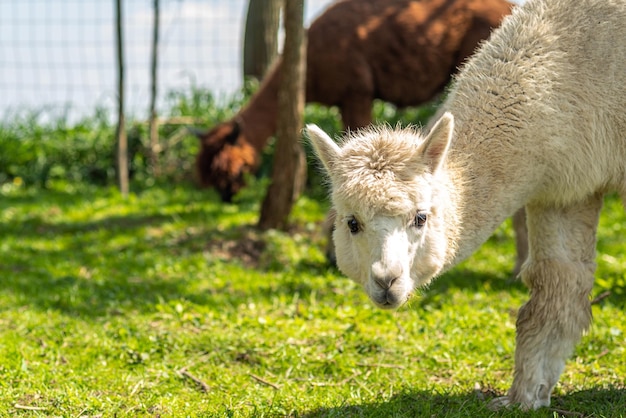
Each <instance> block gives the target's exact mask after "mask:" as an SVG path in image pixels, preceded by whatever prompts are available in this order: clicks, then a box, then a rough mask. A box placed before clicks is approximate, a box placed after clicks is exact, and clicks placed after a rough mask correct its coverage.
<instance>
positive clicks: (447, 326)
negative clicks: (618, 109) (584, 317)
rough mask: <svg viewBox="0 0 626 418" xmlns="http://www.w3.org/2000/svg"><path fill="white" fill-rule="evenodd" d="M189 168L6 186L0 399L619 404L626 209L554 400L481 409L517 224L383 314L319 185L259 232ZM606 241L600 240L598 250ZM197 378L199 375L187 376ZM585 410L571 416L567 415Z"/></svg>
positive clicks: (54, 410)
mask: <svg viewBox="0 0 626 418" xmlns="http://www.w3.org/2000/svg"><path fill="white" fill-rule="evenodd" d="M256 189H262V188H254V187H253V188H252V189H249V190H247V191H246V192H245V193H244V195H243V197H242V198H241V199H240V200H239V201H238V203H237V204H221V203H219V202H218V199H217V197H216V195H215V194H214V193H213V192H210V191H209V192H207V191H199V190H197V189H196V188H195V187H193V186H192V185H187V184H179V185H171V184H169V185H158V184H157V185H155V186H153V187H151V188H146V189H144V190H141V191H139V192H136V193H135V194H132V195H131V196H130V197H129V198H128V199H127V200H124V199H122V198H121V197H120V196H119V194H118V193H117V191H115V190H114V189H107V188H97V187H95V186H88V185H78V186H73V187H70V186H68V185H67V184H63V183H53V184H51V185H49V187H48V189H47V190H40V189H35V188H25V187H24V186H20V185H19V184H11V183H6V184H5V185H3V186H2V188H1V189H0V190H1V192H0V237H1V239H0V277H1V278H2V280H1V283H2V285H1V286H0V416H3V417H4V416H24V417H49V416H62V417H80V416H84V417H87V416H90V417H95V416H102V417H113V416H116V417H127V416H128V417H136V416H140V417H141V416H145V417H170V416H172V417H184V416H190V417H196V416H231V417H247V416H255V417H262V416H267V417H274V416H298V417H344V416H357V417H468V416H474V417H483V416H498V417H500V416H504V417H516V416H530V417H546V416H558V415H559V411H568V413H570V414H573V415H568V416H593V417H616V416H625V412H624V410H626V389H624V388H625V383H626V382H625V379H626V363H625V362H624V359H625V358H626V352H625V349H626V345H625V344H624V340H625V335H626V323H625V321H624V320H623V318H624V314H623V309H624V305H626V293H625V289H626V284H625V279H624V278H625V277H626V276H625V272H626V265H625V264H626V261H624V260H623V258H621V256H622V254H624V252H625V251H624V249H625V248H624V247H625V246H624V240H623V235H620V233H621V232H622V231H621V230H622V229H623V228H624V225H626V223H625V218H624V214H623V213H622V208H621V204H620V203H619V201H618V200H616V199H614V198H610V199H608V200H607V207H606V211H605V212H604V215H603V217H602V225H601V228H600V246H599V248H600V255H599V257H598V264H599V267H598V273H597V276H598V284H597V286H596V288H595V289H594V296H595V295H598V294H600V293H602V292H604V291H607V290H608V291H610V292H611V293H610V296H609V297H607V298H605V299H602V300H601V302H599V303H598V304H595V305H594V306H593V314H594V325H593V327H592V329H591V330H590V332H589V334H588V335H586V336H585V337H584V338H583V340H582V341H581V343H580V344H579V345H578V347H577V349H576V352H575V355H574V356H573V357H572V359H571V360H570V361H569V362H568V364H567V368H566V371H565V373H564V374H563V376H562V379H561V382H560V383H559V385H558V386H557V388H556V391H555V393H554V397H553V408H552V409H544V410H541V411H537V412H531V413H526V414H524V413H521V412H519V411H517V410H510V411H504V412H498V413H493V412H491V411H489V410H488V409H487V407H486V404H487V401H488V400H489V399H491V398H492V397H494V396H497V395H501V394H503V393H504V392H505V391H506V389H507V387H508V385H509V384H510V382H511V379H512V372H511V371H512V367H513V353H514V335H515V329H514V323H515V313H516V310H517V309H518V307H519V306H520V305H521V304H522V303H523V302H524V301H525V299H526V297H527V292H526V290H525V289H524V287H523V286H522V285H520V284H519V283H512V284H511V283H509V282H507V279H508V274H509V270H510V269H511V268H512V264H513V243H512V232H511V228H510V225H509V224H508V223H507V224H505V225H503V226H502V227H501V228H500V229H499V230H498V231H497V232H496V234H495V235H494V236H493V237H492V238H491V239H490V240H489V242H488V243H487V244H486V245H485V246H483V248H482V249H481V250H480V251H479V252H478V253H477V254H475V255H474V256H473V257H472V258H470V259H469V260H467V261H466V262H465V263H463V264H462V265H460V266H459V267H457V268H456V269H454V270H453V271H451V272H450V273H448V274H446V275H445V276H444V277H441V278H439V279H438V280H437V281H436V282H435V283H434V284H433V285H432V287H431V288H430V289H426V290H424V292H423V294H422V295H420V296H418V297H415V298H414V299H413V300H412V301H411V302H410V303H409V304H408V305H407V306H405V307H403V308H401V309H399V310H398V311H394V312H387V311H382V310H379V309H376V308H375V307H373V306H372V304H371V303H370V302H369V301H368V300H367V297H366V296H365V294H364V292H363V291H362V290H361V289H360V288H358V287H357V286H356V285H355V284H353V283H352V282H350V281H349V280H347V279H346V278H344V277H342V275H341V274H339V273H338V272H337V271H336V270H334V269H332V268H329V267H327V266H326V264H325V261H324V257H323V250H322V248H323V245H324V239H325V238H324V236H323V234H321V233H320V231H319V224H320V223H321V221H322V220H323V217H324V213H325V210H326V207H327V204H326V203H325V202H316V201H314V200H312V199H310V198H307V197H304V198H302V199H301V200H300V201H299V202H298V204H297V206H296V208H295V209H294V212H293V216H292V222H293V224H294V226H293V229H292V230H291V231H290V233H289V234H286V233H282V232H276V231H270V232H267V233H260V232H257V231H255V229H254V228H253V227H252V226H253V225H254V224H255V222H256V220H257V216H258V208H259V202H260V200H261V198H262V190H257V191H251V190H256ZM605 251H606V255H604V252H605ZM194 379H195V380H194ZM576 414H578V415H576Z"/></svg>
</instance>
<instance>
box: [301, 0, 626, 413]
mask: <svg viewBox="0 0 626 418" xmlns="http://www.w3.org/2000/svg"><path fill="white" fill-rule="evenodd" d="M624 109H626V2H624V1H623V0H580V1H577V2H571V1H569V0H528V2H527V3H526V4H524V5H523V6H522V7H520V8H517V9H516V10H515V11H514V12H513V14H512V15H511V16H510V17H508V18H507V19H505V21H504V23H503V24H502V26H501V27H500V28H499V29H497V30H496V31H494V33H493V35H492V36H491V38H490V40H489V41H488V42H487V43H485V44H484V45H483V46H482V47H481V49H480V50H479V52H478V53H477V54H476V55H474V56H473V57H472V58H471V59H470V60H469V61H468V63H467V64H466V65H465V66H464V67H463V69H462V71H461V73H460V74H459V75H458V77H457V78H456V80H455V82H454V84H453V88H452V90H451V92H450V94H449V96H448V98H447V100H446V102H445V103H444V110H445V112H446V113H445V114H444V116H443V117H442V118H441V119H440V120H439V122H438V123H437V124H435V126H434V127H433V129H432V130H431V131H430V133H429V134H428V136H427V137H426V138H423V137H422V136H421V135H420V134H419V133H417V132H415V131H412V130H410V129H405V130H391V129H388V128H375V129H370V130H365V131H363V132H360V133H356V134H352V135H351V137H349V138H348V139H347V140H346V141H345V142H344V143H343V145H342V146H341V147H339V146H337V145H336V144H335V143H334V142H332V141H331V140H330V138H328V137H327V136H326V135H325V134H324V133H323V132H321V131H319V129H317V128H315V127H310V128H309V129H308V131H309V135H310V137H311V140H312V143H313V145H314V148H315V149H316V151H317V153H318V155H319V156H320V159H321V160H322V162H323V163H324V166H325V168H326V169H327V171H328V173H329V176H330V179H331V182H332V185H333V192H332V199H333V204H334V207H335V208H336V210H337V223H336V231H335V234H334V239H335V244H336V248H337V262H338V265H339V267H340V269H341V270H342V271H343V272H344V273H346V274H347V275H348V276H349V277H351V278H353V279H354V280H356V281H358V282H360V283H362V284H363V285H364V287H365V290H366V291H367V292H368V294H369V296H370V298H371V299H372V300H373V301H374V302H375V303H376V304H377V305H379V306H381V307H384V308H395V307H398V306H400V305H401V304H402V303H403V302H404V301H406V300H407V299H408V297H409V296H410V294H411V292H412V291H413V290H414V289H415V287H417V286H420V285H423V284H425V283H428V282H429V281H430V280H431V279H432V278H433V277H435V276H437V275H440V274H441V273H442V272H444V271H446V270H447V269H449V268H450V267H452V266H454V265H456V264H457V263H459V262H460V261H462V260H463V259H465V258H466V257H468V256H469V255H470V254H472V253H473V252H474V251H475V250H476V249H477V248H478V247H479V246H480V245H481V244H482V243H483V242H484V241H485V240H486V239H487V238H488V237H489V236H490V235H491V234H492V233H493V231H494V230H495V229H496V228H497V227H498V225H500V223H501V222H502V221H503V220H504V219H505V218H506V217H508V216H511V214H513V213H514V212H515V211H516V210H517V209H518V208H520V207H523V206H525V207H526V209H527V217H528V218H527V223H528V233H529V242H530V254H529V258H528V260H527V261H526V263H525V264H524V267H523V268H522V273H521V274H522V279H523V280H524V282H525V283H526V284H527V286H528V287H529V288H530V291H531V298H530V300H529V301H528V302H527V303H526V304H525V305H524V306H523V307H522V308H521V309H520V312H519V316H518V320H517V339H516V341H517V347H516V353H515V373H514V380H513V384H512V387H511V389H510V390H509V392H508V394H507V396H505V397H503V398H499V399H497V400H495V401H494V406H496V407H497V406H506V405H509V404H521V406H522V407H523V408H528V409H529V408H533V409H536V408H539V407H541V406H547V405H549V403H550V394H551V391H552V389H553V387H554V385H555V384H556V382H557V381H558V378H559V376H560V374H561V372H562V370H563V367H564V365H565V360H566V359H567V357H568V356H569V355H570V354H571V352H572V350H573V347H574V345H575V344H576V342H577V341H578V340H579V338H580V335H581V333H582V332H583V331H584V330H585V329H586V328H587V327H588V326H589V324H590V320H591V308H590V304H589V293H590V291H591V288H592V286H593V279H594V277H593V275H594V271H595V261H594V259H595V240H596V238H595V236H596V229H597V222H598V217H599V212H600V209H601V206H602V196H603V194H604V193H606V192H607V191H612V190H614V191H617V192H619V193H621V195H622V196H623V197H624V196H626V163H625V161H626V112H624Z"/></svg>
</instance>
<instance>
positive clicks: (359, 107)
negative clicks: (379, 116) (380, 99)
mask: <svg viewBox="0 0 626 418" xmlns="http://www.w3.org/2000/svg"><path fill="white" fill-rule="evenodd" d="M373 104H374V102H373V100H372V98H371V97H370V96H364V95H360V96H350V97H348V98H347V99H346V100H345V101H344V102H343V103H342V104H341V120H342V122H343V127H344V129H346V130H347V129H352V130H354V129H359V128H364V127H366V126H368V125H369V124H370V123H372V105H373Z"/></svg>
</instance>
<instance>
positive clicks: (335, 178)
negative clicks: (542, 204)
mask: <svg viewBox="0 0 626 418" xmlns="http://www.w3.org/2000/svg"><path fill="white" fill-rule="evenodd" d="M453 123H454V122H453V118H452V115H450V114H448V113H447V114H445V115H444V116H443V117H442V118H441V120H440V121H439V122H438V123H437V124H436V125H435V126H434V127H433V129H432V131H431V132H430V134H429V135H428V136H427V137H426V138H424V137H423V136H421V135H420V134H419V133H418V132H416V131H415V130H413V129H411V128H407V129H391V128H388V127H378V128H370V129H367V130H364V131H358V132H356V133H353V134H351V135H350V136H349V137H348V138H346V139H345V141H343V143H342V144H341V145H337V144H336V143H335V142H333V140H332V139H331V138H330V137H329V136H328V135H326V134H325V133H324V132H323V131H322V130H321V129H319V128H318V127H317V126H315V125H309V126H307V133H308V136H309V138H310V140H311V143H312V145H313V148H314V149H315V152H316V153H317V155H318V157H319V159H320V160H321V161H322V164H323V166H324V168H325V169H326V171H327V173H328V176H329V178H330V181H331V184H332V203H333V206H334V208H335V210H336V211H337V217H336V221H335V232H334V234H333V240H334V242H335V248H336V249H335V251H336V256H337V265H338V266H339V269H340V270H341V271H342V272H343V273H344V274H346V275H347V276H348V277H350V278H351V279H353V280H354V281H356V282H358V283H361V284H362V285H363V286H364V288H365V291H366V292H367V293H368V295H369V296H370V298H371V299H372V301H374V303H376V305H378V306H380V307H383V308H396V307H398V306H400V305H401V304H403V303H404V302H405V301H406V300H407V299H408V297H409V296H410V295H411V293H412V292H413V290H414V289H415V288H416V287H417V286H420V285H423V284H426V283H428V281H429V280H430V279H431V278H432V277H433V276H435V275H436V274H438V273H439V272H440V271H441V270H442V268H443V264H444V256H445V250H446V248H447V245H448V243H447V240H446V237H445V234H444V220H443V211H444V210H445V208H443V207H440V206H438V204H439V200H441V199H442V198H443V200H445V199H446V198H445V196H442V195H445V191H443V190H441V189H442V188H441V186H440V185H439V182H438V180H440V178H441V177H442V176H445V167H444V164H443V163H444V161H445V158H446V155H447V152H448V146H449V144H450V139H451V135H452V130H453Z"/></svg>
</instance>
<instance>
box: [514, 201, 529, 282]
mask: <svg viewBox="0 0 626 418" xmlns="http://www.w3.org/2000/svg"><path fill="white" fill-rule="evenodd" d="M513 230H514V231H515V249H516V251H517V256H516V259H515V267H513V273H512V279H515V278H516V277H517V276H518V275H519V273H520V271H521V270H522V265H523V264H524V261H526V259H527V258H528V230H527V228H526V210H525V209H524V208H521V209H519V210H518V211H517V212H515V214H514V215H513Z"/></svg>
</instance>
